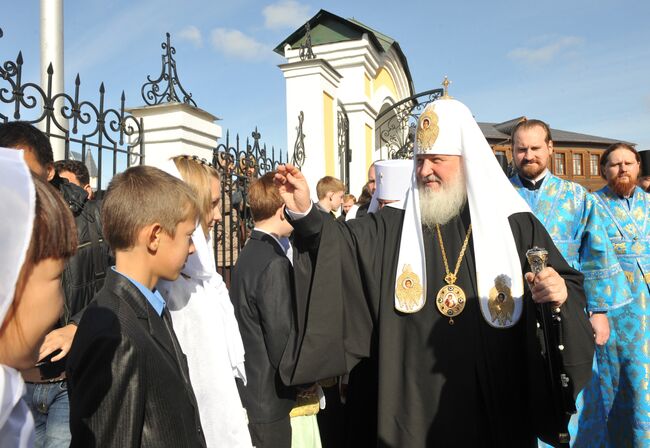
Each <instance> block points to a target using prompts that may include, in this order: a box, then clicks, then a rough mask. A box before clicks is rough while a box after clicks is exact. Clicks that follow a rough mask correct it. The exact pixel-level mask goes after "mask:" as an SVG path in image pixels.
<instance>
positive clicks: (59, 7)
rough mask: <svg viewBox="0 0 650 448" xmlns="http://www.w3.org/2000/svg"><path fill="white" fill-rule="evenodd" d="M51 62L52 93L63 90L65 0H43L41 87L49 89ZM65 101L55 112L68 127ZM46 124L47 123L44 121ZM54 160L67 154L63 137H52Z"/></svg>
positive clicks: (52, 128) (61, 122) (54, 128)
mask: <svg viewBox="0 0 650 448" xmlns="http://www.w3.org/2000/svg"><path fill="white" fill-rule="evenodd" d="M50 63H51V64H52V68H53V70H54V74H53V77H52V95H55V94H57V93H61V92H63V76H64V65H63V0H41V87H42V88H43V89H47V80H48V74H47V68H48V67H49V65H50ZM62 105H63V103H62V102H61V101H57V103H56V104H55V105H54V113H55V116H56V117H57V121H58V123H59V124H60V125H61V126H63V127H64V128H66V129H67V128H68V121H67V120H65V119H64V118H63V117H62V116H61V114H60V112H59V111H60V110H61V106H62ZM42 125H43V126H45V123H42ZM57 130H58V128H56V127H55V126H52V127H51V128H50V132H51V133H58V132H57ZM50 141H51V142H52V149H53V151H54V160H60V159H63V158H64V156H65V142H64V140H63V139H58V138H52V139H50Z"/></svg>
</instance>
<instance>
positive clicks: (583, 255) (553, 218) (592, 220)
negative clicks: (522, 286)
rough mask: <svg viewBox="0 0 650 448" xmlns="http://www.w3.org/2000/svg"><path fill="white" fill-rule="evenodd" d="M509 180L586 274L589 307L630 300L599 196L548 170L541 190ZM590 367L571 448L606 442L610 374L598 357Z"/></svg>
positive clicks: (572, 424) (612, 305)
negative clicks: (605, 394) (605, 392)
mask: <svg viewBox="0 0 650 448" xmlns="http://www.w3.org/2000/svg"><path fill="white" fill-rule="evenodd" d="M510 181H511V182H512V184H513V186H514V187H515V189H516V190H517V191H518V192H519V194H520V195H521V196H522V197H523V198H524V199H525V200H526V202H527V203H528V205H529V206H530V208H531V210H532V211H533V213H534V214H535V216H536V217H537V219H539V220H540V221H541V222H542V224H544V227H545V228H546V230H547V231H548V233H549V234H550V235H551V238H552V239H553V242H554V243H555V245H556V246H557V248H558V249H559V250H560V252H561V253H562V255H563V256H564V258H565V259H566V260H567V262H568V263H569V265H570V266H571V267H572V268H574V269H576V270H578V271H580V272H581V273H582V274H583V275H584V289H585V293H586V296H587V311H589V312H607V313H608V314H609V312H610V311H611V310H614V309H617V308H619V307H622V306H623V305H626V304H627V303H629V302H630V301H631V300H632V295H631V293H630V290H629V287H628V285H627V280H626V277H625V275H624V273H623V270H622V268H621V265H620V263H619V262H618V259H617V257H616V254H615V252H614V249H613V247H612V244H611V243H610V241H609V238H608V235H607V231H606V228H605V224H606V215H605V212H604V210H603V209H602V208H601V207H600V206H599V205H598V200H597V199H596V198H595V197H594V196H593V195H592V194H590V193H589V192H587V190H586V189H585V188H584V187H582V186H581V185H579V184H577V183H574V182H569V181H566V180H563V179H560V178H558V177H556V176H554V175H552V174H550V173H549V174H547V175H546V177H545V178H544V180H543V182H542V185H541V187H540V188H539V189H537V190H528V189H527V188H525V187H524V186H523V184H522V182H521V180H520V178H519V176H516V175H515V176H514V177H512V178H511V179H510ZM568 300H571V298H570V297H569V299H568ZM592 370H593V377H592V379H591V381H590V383H589V384H588V385H587V387H585V389H584V390H583V391H582V392H581V393H580V394H579V395H578V398H577V401H576V407H577V410H578V412H577V414H576V415H574V416H573V417H572V418H571V422H570V425H569V431H570V433H571V446H573V447H601V446H605V440H606V438H607V434H606V424H605V422H606V416H607V414H606V407H605V402H604V400H603V397H602V393H601V390H602V388H603V385H602V384H601V382H602V381H605V382H606V383H609V375H607V374H606V373H605V374H603V372H602V371H601V370H602V369H601V366H600V365H599V364H598V362H597V359H596V358H595V359H594V365H593V369H592ZM542 446H545V445H542Z"/></svg>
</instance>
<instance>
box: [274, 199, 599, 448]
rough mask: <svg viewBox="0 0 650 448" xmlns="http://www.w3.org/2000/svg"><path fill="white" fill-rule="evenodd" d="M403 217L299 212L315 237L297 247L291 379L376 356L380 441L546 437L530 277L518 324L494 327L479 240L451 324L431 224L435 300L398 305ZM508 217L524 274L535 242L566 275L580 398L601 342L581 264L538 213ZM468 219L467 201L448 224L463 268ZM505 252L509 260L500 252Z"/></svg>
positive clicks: (298, 224)
mask: <svg viewBox="0 0 650 448" xmlns="http://www.w3.org/2000/svg"><path fill="white" fill-rule="evenodd" d="M403 216H404V212H403V211H402V210H397V209H393V208H390V207H385V208H384V209H382V210H381V211H380V212H379V213H376V214H372V215H369V216H368V217H366V218H363V219H357V220H352V221H348V222H346V223H338V222H335V221H332V222H329V221H330V220H326V221H324V220H323V219H322V217H321V216H320V213H318V212H316V210H315V209H314V208H312V211H311V212H310V213H309V214H308V215H307V216H306V217H305V218H302V219H299V220H296V221H294V222H293V223H292V224H293V225H294V228H295V232H294V238H295V240H296V241H297V242H306V243H307V244H303V245H302V246H303V250H304V247H305V246H309V247H310V252H311V253H310V256H303V257H298V261H297V264H296V266H295V268H296V276H297V279H296V281H297V285H298V291H297V303H296V307H297V309H296V311H297V316H298V325H297V334H295V335H294V336H295V339H294V340H295V341H296V345H295V346H293V347H290V348H288V350H287V351H286V352H285V357H284V359H283V367H282V368H281V374H282V377H283V380H284V381H285V382H290V383H292V384H301V383H310V382H313V381H315V380H318V379H321V378H327V377H332V376H336V375H340V374H343V373H345V372H349V371H350V370H351V369H352V367H354V365H355V364H356V363H357V362H358V361H359V360H360V359H362V358H366V357H369V356H371V355H372V356H373V357H376V359H377V363H378V381H379V382H378V384H379V386H378V391H377V394H378V397H377V398H378V410H377V416H376V417H377V434H376V438H375V435H374V434H368V440H372V441H373V444H374V441H375V440H376V441H377V444H378V446H379V447H391V448H410V447H425V446H427V447H429V446H435V447H499V448H502V447H516V448H520V447H532V446H535V445H536V439H537V437H538V436H540V437H543V438H545V439H547V438H548V434H551V433H552V432H553V430H554V429H553V422H554V421H553V418H552V417H551V416H552V408H551V401H550V397H551V394H550V389H549V387H548V384H547V380H546V379H545V373H544V367H543V363H542V357H541V355H540V346H539V340H538V330H537V323H536V318H535V306H534V303H533V302H532V299H531V298H530V292H529V291H528V288H527V287H526V294H525V296H524V298H523V300H524V309H523V312H522V315H521V318H520V320H519V321H518V323H517V324H515V325H514V326H513V327H511V328H509V329H497V328H493V327H491V326H490V325H489V324H488V323H487V322H486V321H485V319H484V318H483V316H482V314H481V310H480V305H479V303H478V299H477V297H478V293H477V287H476V270H475V265H474V250H473V244H472V240H471V239H470V245H469V247H468V250H467V252H466V254H465V257H464V259H463V261H462V263H461V266H460V270H459V273H458V280H457V282H456V284H457V285H458V286H460V287H461V288H462V289H463V290H464V291H465V294H466V296H467V299H468V300H467V304H466V306H465V309H464V311H463V312H462V314H460V315H459V316H458V317H456V318H455V319H454V321H455V323H454V325H450V324H449V321H448V319H447V318H445V317H443V316H442V315H441V314H440V312H439V311H438V309H437V307H436V305H435V297H436V295H437V293H438V290H439V289H440V288H441V287H442V286H443V285H444V284H445V282H444V277H445V268H444V264H443V261H442V255H441V251H440V247H439V242H438V238H437V236H436V235H434V233H433V232H431V231H430V230H428V229H427V228H424V229H423V230H424V231H423V233H424V245H425V257H426V272H427V274H426V275H427V300H426V304H425V305H424V307H423V308H422V309H421V310H420V311H419V312H417V313H414V314H404V313H401V312H399V311H397V310H396V309H395V308H394V291H395V272H396V269H397V262H398V256H399V242H400V237H401V228H402V221H403ZM509 221H510V227H511V230H512V233H513V236H514V240H515V242H516V244H517V249H518V252H519V253H520V254H521V255H520V256H521V260H520V261H521V265H522V267H523V272H522V275H523V273H524V272H527V271H529V270H530V269H529V266H528V262H527V260H526V257H525V253H526V251H527V250H528V249H530V248H531V247H534V246H539V247H543V248H545V249H547V250H548V252H549V261H548V265H549V266H552V267H553V268H554V269H555V270H556V271H558V272H559V273H560V275H561V276H562V277H563V278H564V280H565V281H566V285H567V289H568V291H569V298H568V300H567V301H566V303H565V304H564V305H563V306H562V319H563V333H564V345H565V349H564V353H563V360H564V364H565V368H566V370H567V373H568V374H569V376H570V379H571V384H572V385H573V392H574V397H575V395H577V393H578V392H579V390H580V389H581V388H582V387H583V386H584V384H585V383H586V381H587V380H588V379H589V377H590V376H591V364H592V358H593V351H594V342H593V332H592V330H591V326H590V324H589V320H588V318H587V315H586V313H585V311H584V308H585V296H584V291H583V288H582V275H581V274H580V273H579V272H577V271H575V270H573V269H571V268H570V267H569V266H568V265H567V263H566V262H565V260H564V259H563V258H562V256H561V255H560V253H559V252H558V251H557V249H556V247H555V245H554V244H553V242H552V240H551V238H550V236H549V235H548V233H547V232H546V230H545V229H544V227H543V226H542V224H541V223H539V221H537V219H536V218H535V217H534V216H533V215H532V214H530V213H518V214H515V215H513V216H511V217H510V218H509ZM469 223H470V217H469V211H468V208H467V207H466V208H465V210H464V212H463V213H462V215H461V216H459V217H457V218H455V219H453V220H452V221H451V222H449V223H448V224H446V225H444V226H441V231H442V236H443V241H444V245H445V249H446V252H447V257H448V263H449V266H450V269H452V270H453V269H454V266H455V264H456V260H457V258H458V255H459V253H460V250H461V247H462V244H463V241H464V238H465V236H466V230H467V227H468V225H469ZM504 231H507V230H506V229H504ZM319 234H320V238H319ZM299 246H300V244H299ZM494 257H495V260H498V257H499V254H498V253H495V254H494ZM301 264H302V265H301ZM307 265H309V266H307ZM301 273H304V275H302V277H301ZM307 276H309V278H306V277H307ZM360 429H361V428H360Z"/></svg>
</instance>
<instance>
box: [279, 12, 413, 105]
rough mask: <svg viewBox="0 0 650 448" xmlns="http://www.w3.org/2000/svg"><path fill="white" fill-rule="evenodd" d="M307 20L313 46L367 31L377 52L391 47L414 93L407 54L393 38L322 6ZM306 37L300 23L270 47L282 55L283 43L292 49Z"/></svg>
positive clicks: (352, 38)
mask: <svg viewBox="0 0 650 448" xmlns="http://www.w3.org/2000/svg"><path fill="white" fill-rule="evenodd" d="M307 23H309V27H310V29H311V45H312V47H315V46H317V45H325V44H332V43H337V42H348V41H355V40H360V39H361V38H362V37H363V35H364V34H367V35H368V38H369V39H370V42H371V43H372V45H373V46H374V47H375V49H376V50H377V51H378V52H380V53H385V52H387V51H389V50H390V49H391V48H394V49H395V51H396V52H397V55H398V57H399V59H400V62H401V63H402V66H403V67H404V72H405V73H406V77H407V79H408V82H409V87H410V90H411V92H410V93H411V94H413V92H414V89H413V80H412V78H411V72H410V70H409V66H408V63H407V61H406V57H405V56H404V53H402V49H401V48H400V46H399V44H398V43H397V41H396V40H395V39H393V38H391V37H389V36H386V35H385V34H383V33H380V32H378V31H375V30H373V29H372V28H370V27H369V26H367V25H364V24H363V23H361V22H359V21H358V20H356V19H344V18H342V17H339V16H337V15H336V14H332V13H331V12H329V11H325V10H324V9H321V10H320V11H318V12H317V13H316V15H315V16H314V17H312V18H311V19H309V20H308V21H307ZM306 38H307V35H306V32H305V27H304V26H301V27H300V28H298V29H297V30H296V31H294V32H293V33H292V34H291V35H290V36H289V37H287V38H286V39H285V40H283V41H282V42H281V43H280V44H279V45H278V46H277V47H275V48H274V49H273V51H275V52H276V53H278V54H279V55H281V56H284V47H285V45H287V44H289V45H291V48H293V49H296V48H300V46H301V45H302V44H304V42H305V40H306Z"/></svg>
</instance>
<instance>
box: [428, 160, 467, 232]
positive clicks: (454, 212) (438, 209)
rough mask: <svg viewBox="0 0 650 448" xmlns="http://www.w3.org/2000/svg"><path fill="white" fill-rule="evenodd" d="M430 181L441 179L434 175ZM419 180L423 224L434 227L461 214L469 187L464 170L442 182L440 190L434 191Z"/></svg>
mask: <svg viewBox="0 0 650 448" xmlns="http://www.w3.org/2000/svg"><path fill="white" fill-rule="evenodd" d="M429 178H430V179H427V180H430V181H435V180H439V179H438V178H436V177H435V176H434V175H431V176H429ZM418 182H419V189H418V190H419V193H420V219H421V222H422V224H423V225H425V226H427V227H429V228H433V227H435V226H436V224H439V225H443V224H447V223H448V222H449V221H450V220H451V219H452V218H454V217H455V216H458V215H460V212H461V211H462V210H463V207H464V206H465V202H466V201H467V187H466V185H465V176H464V174H463V172H462V170H461V171H460V172H459V175H458V176H456V178H455V179H454V180H453V181H451V182H449V183H447V184H445V183H443V184H441V186H440V189H439V190H438V191H433V190H431V189H429V188H427V187H426V186H425V185H423V183H422V182H420V181H418Z"/></svg>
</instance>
